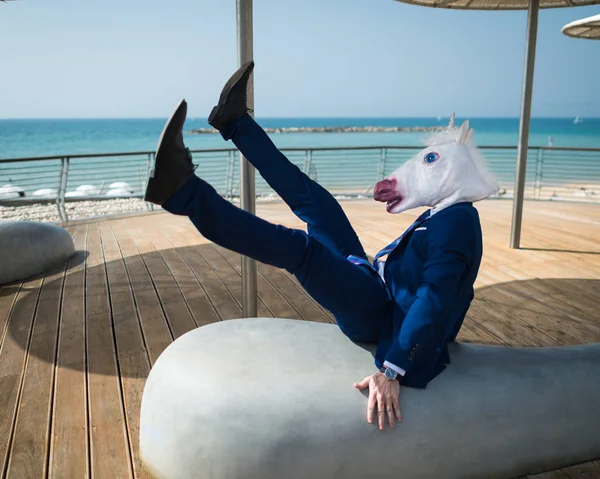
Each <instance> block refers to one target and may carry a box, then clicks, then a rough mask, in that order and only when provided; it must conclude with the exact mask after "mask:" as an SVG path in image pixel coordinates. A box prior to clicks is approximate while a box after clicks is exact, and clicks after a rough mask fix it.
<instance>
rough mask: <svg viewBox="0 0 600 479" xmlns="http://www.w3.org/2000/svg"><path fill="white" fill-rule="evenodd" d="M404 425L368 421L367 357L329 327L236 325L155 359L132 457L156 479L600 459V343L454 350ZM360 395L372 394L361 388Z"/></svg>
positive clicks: (414, 472) (491, 469) (210, 329)
mask: <svg viewBox="0 0 600 479" xmlns="http://www.w3.org/2000/svg"><path fill="white" fill-rule="evenodd" d="M451 346H452V347H451V356H452V364H451V365H450V366H449V367H448V369H447V370H446V371H445V372H443V373H442V374H441V375H440V376H438V377H437V378H435V379H434V380H433V381H432V382H431V383H430V384H429V385H428V387H427V389H425V390H417V389H411V388H406V387H405V388H401V392H400V407H401V409H402V412H403V421H402V423H401V424H400V425H397V426H396V428H394V429H389V427H386V429H385V430H383V431H380V430H379V429H378V428H377V426H376V425H375V424H368V423H367V421H366V405H367V399H366V394H365V392H361V391H358V390H356V389H354V388H353V383H354V382H358V381H360V380H362V379H363V378H364V377H366V376H367V375H370V374H372V373H373V372H374V371H375V369H374V364H373V357H372V350H369V348H367V347H366V346H364V345H356V344H354V343H352V342H351V341H350V340H348V339H347V338H346V337H345V336H344V335H342V333H341V332H340V331H339V329H338V328H337V326H335V325H329V324H319V323H311V322H305V321H296V320H284V319H267V318H256V319H239V320H232V321H224V322H221V323H216V324H211V325H208V326H203V327H201V328H198V329H196V330H193V331H191V332H189V333H187V334H185V335H183V336H182V337H180V338H178V339H177V340H176V341H175V342H174V343H172V344H171V345H170V346H169V347H168V348H167V349H166V350H165V351H164V352H163V354H162V355H161V356H160V357H159V359H158V360H157V362H156V363H155V364H154V366H153V368H152V370H151V372H150V375H149V377H148V381H147V383H146V386H145V390H144V393H143V398H142V405H141V416H140V421H141V424H140V453H141V457H142V461H143V464H144V466H145V468H146V469H147V470H148V471H149V472H150V473H151V474H153V475H154V476H155V477H156V478H166V479H189V478H192V477H198V478H206V479H208V478H214V479H242V478H243V479H254V478H256V479H259V478H260V479H279V478H281V479H283V478H285V479H296V478H297V479H305V478H311V479H320V478H323V479H325V478H328V479H329V478H340V479H342V478H343V479H351V478H361V479H363V478H367V477H368V478H390V479H391V478H394V479H397V478H411V479H412V478H419V479H427V478H435V479H439V478H445V479H451V478H511V477H515V476H519V475H523V474H527V473H536V472H541V471H546V470H551V469H556V468H559V467H562V466H566V465H571V464H575V463H580V462H584V461H588V460H592V459H598V458H600V414H599V413H598V409H599V408H600V343H596V344H589V345H582V346H574V347H560V348H505V347H494V346H480V345H470V344H452V345H451ZM365 391H366V390H365Z"/></svg>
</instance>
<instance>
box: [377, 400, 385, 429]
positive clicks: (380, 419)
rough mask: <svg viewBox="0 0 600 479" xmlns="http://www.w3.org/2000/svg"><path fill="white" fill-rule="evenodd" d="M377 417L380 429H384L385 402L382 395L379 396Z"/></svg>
mask: <svg viewBox="0 0 600 479" xmlns="http://www.w3.org/2000/svg"><path fill="white" fill-rule="evenodd" d="M377 418H378V422H379V429H383V428H384V427H385V404H384V402H383V398H382V397H381V395H379V396H377Z"/></svg>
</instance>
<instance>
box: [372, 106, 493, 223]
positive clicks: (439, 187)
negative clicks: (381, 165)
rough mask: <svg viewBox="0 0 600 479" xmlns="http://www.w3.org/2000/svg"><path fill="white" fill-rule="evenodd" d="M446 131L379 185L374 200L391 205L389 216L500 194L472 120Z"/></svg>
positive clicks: (451, 122) (452, 125)
mask: <svg viewBox="0 0 600 479" xmlns="http://www.w3.org/2000/svg"><path fill="white" fill-rule="evenodd" d="M453 119H454V116H453V118H452V119H451V120H450V125H449V126H448V128H447V129H446V130H444V131H443V132H441V133H439V134H437V135H435V136H434V137H433V138H432V139H431V140H430V141H429V142H428V146H427V148H425V149H423V150H421V151H420V152H419V153H417V154H416V155H415V156H414V157H412V158H411V159H410V160H408V161H407V162H406V163H405V164H404V165H402V166H401V167H400V168H398V169H397V170H396V171H394V172H393V173H392V174H391V175H389V176H388V177H387V178H385V179H383V180H382V181H380V182H379V183H377V184H376V185H375V190H374V194H373V197H374V199H375V200H376V201H383V202H386V203H387V207H386V209H387V211H388V212H389V213H400V212H402V211H406V210H409V209H411V208H417V207H419V206H428V207H433V208H434V209H435V210H439V209H442V208H445V207H447V206H450V205H452V204H455V203H460V202H474V201H479V200H482V199H484V198H487V197H489V196H491V195H493V194H494V193H495V192H496V191H498V184H497V182H496V180H495V179H494V178H493V177H492V175H491V174H490V173H489V172H488V171H487V168H486V165H485V160H484V158H483V156H481V153H480V152H479V149H478V148H477V147H476V146H475V145H474V143H473V129H472V128H469V122H468V120H465V122H464V123H463V124H462V125H461V126H460V128H455V127H454V121H453Z"/></svg>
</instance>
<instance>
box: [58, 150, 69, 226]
mask: <svg viewBox="0 0 600 479" xmlns="http://www.w3.org/2000/svg"><path fill="white" fill-rule="evenodd" d="M69 163H70V158H69V157H65V158H61V160H60V178H59V185H58V192H57V193H56V209H57V211H58V218H59V219H60V220H61V221H63V222H64V221H69V217H68V216H67V208H66V207H65V192H66V189H67V178H68V174H69Z"/></svg>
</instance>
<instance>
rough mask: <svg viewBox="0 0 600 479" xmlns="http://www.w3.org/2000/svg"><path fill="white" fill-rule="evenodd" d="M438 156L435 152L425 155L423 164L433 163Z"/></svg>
mask: <svg viewBox="0 0 600 479" xmlns="http://www.w3.org/2000/svg"><path fill="white" fill-rule="evenodd" d="M439 158H440V155H438V154H437V153H436V152H435V151H432V152H431V153H427V154H426V155H425V163H433V162H434V161H437V160H439Z"/></svg>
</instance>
